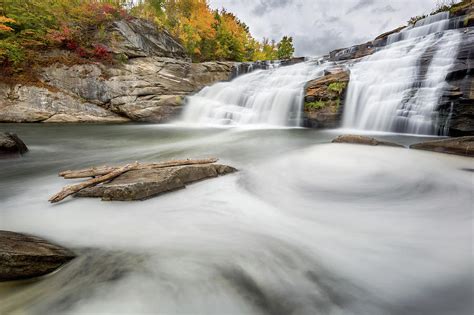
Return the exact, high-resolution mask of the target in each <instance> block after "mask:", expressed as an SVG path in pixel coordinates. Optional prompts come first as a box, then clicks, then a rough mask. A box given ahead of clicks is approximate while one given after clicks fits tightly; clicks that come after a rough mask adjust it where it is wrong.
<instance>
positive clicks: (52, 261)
mask: <svg viewBox="0 0 474 315" xmlns="http://www.w3.org/2000/svg"><path fill="white" fill-rule="evenodd" d="M74 256H75V255H74V253H72V252H71V251H69V250H67V249H65V248H63V247H61V246H58V245H55V244H52V243H50V242H48V241H46V240H44V239H42V238H39V237H35V236H31V235H25V234H20V233H15V232H9V231H0V281H11V280H20V279H28V278H33V277H39V276H43V275H45V274H48V273H50V272H53V271H54V270H56V269H57V268H59V267H60V266H62V265H63V264H65V263H67V262H68V261H70V260H72V259H73V258H74Z"/></svg>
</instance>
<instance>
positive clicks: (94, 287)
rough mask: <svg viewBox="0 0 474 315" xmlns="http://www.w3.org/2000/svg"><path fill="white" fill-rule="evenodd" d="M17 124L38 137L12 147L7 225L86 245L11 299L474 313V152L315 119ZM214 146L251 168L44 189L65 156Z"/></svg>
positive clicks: (151, 308) (10, 305)
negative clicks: (123, 192)
mask: <svg viewBox="0 0 474 315" xmlns="http://www.w3.org/2000/svg"><path fill="white" fill-rule="evenodd" d="M8 129H9V130H13V131H15V132H17V133H18V134H19V135H21V137H22V139H24V140H25V142H26V143H28V146H29V147H30V152H29V153H28V154H26V155H25V156H24V157H23V158H22V159H18V160H0V172H1V174H2V177H1V180H0V205H1V206H0V229H5V230H12V231H18V232H25V233H31V234H34V235H38V236H42V237H45V238H47V239H50V240H51V241H54V242H56V243H58V244H61V245H63V246H66V247H69V248H71V249H73V250H75V251H77V252H78V254H79V257H78V258H77V259H75V260H74V261H72V262H71V263H70V264H68V265H67V266H66V267H65V268H63V269H61V270H59V271H58V272H57V273H54V274H52V275H51V276H49V277H45V278H43V279H40V281H36V282H32V283H26V284H24V285H23V286H18V287H14V288H10V287H8V284H6V285H7V287H6V288H5V284H4V283H0V314H2V315H7V314H81V315H82V314H83V315H102V314H104V315H105V314H163V315H172V314H187V315H189V314H193V315H194V314H206V315H210V314H216V315H230V314H239V315H243V314H245V315H247V314H248V315H263V314H265V315H274V314H275V315H280V314H281V315H287V314H295V315H296V314H298V315H315V314H328V315H394V314H397V315H398V314H403V315H419V314H429V315H446V314H456V315H471V314H472V310H473V306H472V293H473V291H472V290H473V287H472V286H473V278H472V277H473V264H472V245H473V243H472V236H473V232H472V224H473V212H472V197H473V192H472V174H473V173H472V172H468V171H466V169H472V161H471V160H470V159H469V158H465V157H458V156H452V155H447V154H438V153H431V152H423V151H417V150H407V149H403V148H391V147H374V148H367V147H365V146H360V145H359V146H357V145H347V144H333V143H330V140H331V139H333V138H334V137H336V136H337V135H338V133H337V132H338V131H332V132H329V131H324V132H323V131H317V130H311V129H273V130H268V129H264V130H262V129H256V130H244V131H242V130H241V129H240V128H232V129H208V130H206V129H192V130H189V129H186V128H181V129H176V128H174V129H173V128H171V127H166V126H154V125H120V126H116V125H110V126H100V125H91V126H85V125H75V126H65V125H45V124H43V125H41V124H25V125H9V126H8ZM91 139H94V141H91ZM381 139H386V140H389V141H396V142H399V143H403V144H410V143H413V142H419V141H421V139H420V138H413V137H408V136H400V135H396V136H391V137H389V138H381ZM84 152H86V153H87V154H84ZM204 156H218V157H219V158H221V162H222V163H225V164H229V165H233V166H235V167H237V168H238V169H239V170H240V171H239V172H237V173H235V174H231V175H227V176H224V177H219V178H214V179H211V180H208V181H204V182H200V183H196V184H193V185H189V186H188V187H187V188H186V189H183V190H179V191H175V192H172V193H169V194H165V195H162V196H159V197H157V198H152V199H149V200H145V201H141V202H101V201H99V200H96V199H88V198H85V199H83V198H74V199H73V198H71V199H68V200H65V201H64V202H62V203H60V204H56V205H51V204H49V203H48V202H47V199H48V197H49V196H50V195H52V194H53V193H55V192H57V191H59V189H60V188H61V187H62V186H63V185H65V184H66V182H65V181H64V180H62V179H60V178H58V177H57V175H56V174H57V172H58V171H59V170H61V169H69V168H74V169H75V168H83V167H87V166H91V165H103V164H106V163H113V164H122V163H126V162H129V161H134V160H139V161H158V160H165V159H172V158H183V157H204ZM2 289H3V290H2Z"/></svg>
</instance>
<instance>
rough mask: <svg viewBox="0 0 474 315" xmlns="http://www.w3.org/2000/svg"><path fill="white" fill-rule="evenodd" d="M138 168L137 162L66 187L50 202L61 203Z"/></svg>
mask: <svg viewBox="0 0 474 315" xmlns="http://www.w3.org/2000/svg"><path fill="white" fill-rule="evenodd" d="M138 166H139V164H138V162H135V163H133V164H127V165H125V166H123V167H120V168H116V169H114V170H113V171H111V172H110V173H108V174H106V175H103V176H100V177H96V178H92V179H89V180H87V181H85V182H82V183H79V184H74V185H69V186H66V187H64V188H63V189H62V190H61V191H60V192H58V193H57V194H55V195H54V196H52V197H51V198H49V202H51V203H55V202H58V201H61V200H63V199H64V198H66V197H68V196H70V195H72V194H75V193H76V192H78V191H80V190H82V189H84V188H87V187H90V186H94V185H97V184H100V183H103V182H106V181H109V180H111V179H114V178H115V177H117V176H119V175H121V174H123V173H125V172H128V171H130V170H133V169H136V168H137V167H138Z"/></svg>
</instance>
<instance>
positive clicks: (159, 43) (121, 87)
mask: <svg viewBox="0 0 474 315" xmlns="http://www.w3.org/2000/svg"><path fill="white" fill-rule="evenodd" d="M107 33H108V34H109V36H107V38H108V40H107V41H106V43H105V44H106V45H107V47H108V49H109V50H110V52H111V53H112V54H113V55H114V56H115V57H116V59H120V60H122V62H118V61H117V62H115V63H113V64H109V63H98V62H97V63H92V62H91V63H88V64H76V65H73V66H66V65H63V64H59V63H55V64H52V65H50V66H48V67H44V68H42V69H40V71H39V80H40V81H41V84H39V85H37V86H33V85H19V84H18V85H13V86H11V85H7V84H1V85H0V122H100V123H109V122H110V123H119V122H127V121H130V120H133V121H147V122H165V121H168V120H170V119H172V118H175V117H176V116H177V115H179V113H180V111H181V109H182V105H183V100H184V96H186V95H189V94H191V93H194V92H196V91H198V90H200V89H201V88H203V87H204V86H206V85H210V84H213V83H215V82H217V81H223V80H228V79H229V78H230V77H231V74H232V71H233V66H234V63H233V62H205V63H192V62H190V60H189V58H188V57H187V56H186V54H185V50H184V48H183V47H182V46H181V44H180V43H179V42H177V41H176V40H175V39H174V38H173V37H172V36H171V35H170V34H169V33H167V32H166V31H165V30H160V31H157V30H156V28H155V27H154V26H153V25H152V24H150V23H149V22H146V21H143V20H139V19H132V20H121V21H117V22H114V23H112V24H111V25H109V27H108V29H107ZM97 36H99V35H97ZM48 53H50V54H52V55H57V56H66V55H67V54H69V53H68V52H65V51H56V52H48ZM119 57H120V58H119Z"/></svg>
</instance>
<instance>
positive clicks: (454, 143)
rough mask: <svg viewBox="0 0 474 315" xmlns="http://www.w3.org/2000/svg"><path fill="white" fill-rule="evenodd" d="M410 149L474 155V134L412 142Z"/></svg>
mask: <svg viewBox="0 0 474 315" xmlns="http://www.w3.org/2000/svg"><path fill="white" fill-rule="evenodd" d="M410 149H417V150H426V151H433V152H440V153H448V154H457V155H464V156H471V157H473V156H474V136H467V137H459V138H449V139H443V140H437V141H427V142H422V143H417V144H412V145H411V146H410Z"/></svg>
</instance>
